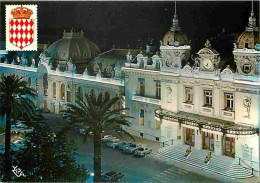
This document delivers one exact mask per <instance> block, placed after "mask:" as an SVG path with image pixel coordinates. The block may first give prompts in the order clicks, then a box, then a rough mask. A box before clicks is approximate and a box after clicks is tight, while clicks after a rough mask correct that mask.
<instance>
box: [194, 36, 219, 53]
mask: <svg viewBox="0 0 260 183" xmlns="http://www.w3.org/2000/svg"><path fill="white" fill-rule="evenodd" d="M197 54H199V55H201V54H206V55H219V53H218V52H217V50H215V49H213V48H211V44H210V41H209V40H208V39H207V41H206V43H205V47H204V48H202V49H201V50H200V51H199V52H198V53H197Z"/></svg>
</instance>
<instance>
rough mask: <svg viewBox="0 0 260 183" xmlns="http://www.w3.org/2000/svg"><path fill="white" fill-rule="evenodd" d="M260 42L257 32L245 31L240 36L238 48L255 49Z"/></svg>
mask: <svg viewBox="0 0 260 183" xmlns="http://www.w3.org/2000/svg"><path fill="white" fill-rule="evenodd" d="M258 42H259V36H258V32H257V31H245V32H243V33H242V34H240V35H239V37H238V39H237V48H239V49H242V48H249V49H254V48H255V45H256V43H258Z"/></svg>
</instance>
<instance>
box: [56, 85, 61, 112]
mask: <svg viewBox="0 0 260 183" xmlns="http://www.w3.org/2000/svg"><path fill="white" fill-rule="evenodd" d="M60 87H61V82H60V81H57V82H56V105H55V108H56V109H55V113H56V114H59V113H60Z"/></svg>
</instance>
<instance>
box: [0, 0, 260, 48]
mask: <svg viewBox="0 0 260 183" xmlns="http://www.w3.org/2000/svg"><path fill="white" fill-rule="evenodd" d="M0 4H1V22H0V26H1V35H0V40H1V41H4V39H5V37H4V36H3V35H4V31H5V30H4V27H5V26H4V12H5V9H4V5H5V4H9V3H4V2H2V3H1V2H0ZM16 4H19V3H17V2H16ZM23 4H26V2H23ZM36 4H38V27H39V32H38V40H39V41H38V42H39V43H47V42H48V40H50V42H53V41H55V40H57V39H60V38H61V37H62V32H63V30H64V29H67V30H70V29H71V28H74V29H76V30H78V31H79V30H80V29H83V30H84V31H85V32H86V36H87V37H88V38H89V39H90V40H92V41H93V42H95V43H96V44H97V45H98V46H99V47H100V48H101V50H102V51H105V50H108V49H110V48H112V45H113V44H115V45H117V47H119V46H120V47H121V48H127V45H128V44H129V45H130V47H134V46H136V44H137V40H138V39H139V38H141V41H143V42H144V41H145V40H147V38H148V37H152V38H154V40H155V43H156V44H159V40H160V39H162V38H163V35H164V34H165V33H166V32H167V31H168V30H169V29H170V27H171V24H172V18H173V15H174V2H173V1H171V2H170V1H166V2H162V1H160V2H155V1H152V2H149V1H142V2H126V1H125V2H95V1H91V2H89V1H80V2H37V3H36ZM258 5H259V4H258V2H255V8H254V9H255V14H256V17H257V20H258V17H259V16H258V8H257V7H258ZM250 10H251V2H250V1H239V2H235V1H232V2H223V1H221V2H217V1H215V2H212V1H211V2H205V1H203V2H202V1H201V2H200V1H196V2H194V1H193V2H189V1H185V2H184V1H181V2H177V14H178V17H179V22H180V26H181V28H182V30H183V31H184V32H185V33H186V34H187V35H188V38H189V39H190V40H191V45H192V48H193V50H195V51H198V49H200V48H202V47H203V45H204V43H205V41H206V39H207V38H210V37H214V36H215V35H216V33H217V32H220V31H221V30H222V28H223V27H224V28H225V30H226V32H228V33H241V32H243V31H244V30H245V26H246V25H247V23H248V18H249V14H250ZM213 47H214V45H213Z"/></svg>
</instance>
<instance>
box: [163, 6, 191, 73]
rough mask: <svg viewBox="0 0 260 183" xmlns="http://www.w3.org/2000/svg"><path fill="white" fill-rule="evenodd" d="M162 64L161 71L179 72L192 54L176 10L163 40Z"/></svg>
mask: <svg viewBox="0 0 260 183" xmlns="http://www.w3.org/2000/svg"><path fill="white" fill-rule="evenodd" d="M160 50H161V55H162V60H163V62H162V66H161V71H163V72H172V73H176V74H178V73H179V72H180V71H181V69H182V67H183V66H184V65H185V64H186V63H187V62H188V59H189V56H190V45H189V40H188V37H187V35H186V34H185V33H184V32H182V30H181V28H180V26H179V20H178V18H177V12H176V2H175V13H174V18H173V20H172V27H171V29H170V30H169V31H168V32H167V33H166V34H165V35H164V37H163V40H162V41H161V46H160Z"/></svg>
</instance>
